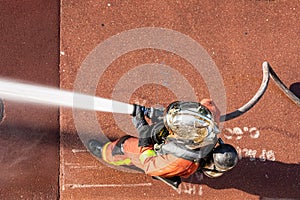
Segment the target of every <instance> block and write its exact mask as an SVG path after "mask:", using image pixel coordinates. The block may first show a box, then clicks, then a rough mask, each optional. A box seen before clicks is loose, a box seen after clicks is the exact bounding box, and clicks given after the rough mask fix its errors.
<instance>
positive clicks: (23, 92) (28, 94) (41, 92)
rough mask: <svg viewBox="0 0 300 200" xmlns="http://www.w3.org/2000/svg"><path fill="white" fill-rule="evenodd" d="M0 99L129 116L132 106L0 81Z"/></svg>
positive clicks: (89, 96) (58, 90)
mask: <svg viewBox="0 0 300 200" xmlns="http://www.w3.org/2000/svg"><path fill="white" fill-rule="evenodd" d="M0 97H1V98H6V99H9V100H12V101H17V102H30V103H36V104H44V105H49V106H63V107H69V108H76V109H83V110H92V111H102V112H114V113H123V114H131V113H132V112H133V105H130V104H127V103H123V102H119V101H114V100H110V99H105V98H101V97H96V96H91V95H87V94H82V93H76V92H71V91H66V90H60V89H57V88H50V87H44V86H38V85H32V84H25V83H20V82H14V81H10V80H3V79H2V80H0Z"/></svg>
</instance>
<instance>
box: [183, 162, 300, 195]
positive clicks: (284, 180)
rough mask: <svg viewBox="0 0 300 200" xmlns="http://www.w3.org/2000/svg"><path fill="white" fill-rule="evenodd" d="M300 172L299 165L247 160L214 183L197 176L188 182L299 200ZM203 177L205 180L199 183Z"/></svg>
mask: <svg viewBox="0 0 300 200" xmlns="http://www.w3.org/2000/svg"><path fill="white" fill-rule="evenodd" d="M299 169H300V167H299V165H298V164H286V163H282V162H278V161H265V162H261V161H250V160H249V158H243V159H242V160H241V161H240V162H239V164H238V165H237V166H236V167H235V168H234V169H233V170H232V171H229V172H227V173H226V174H224V175H223V176H221V177H219V178H215V179H211V178H208V177H205V176H200V175H199V174H194V175H193V176H191V177H189V178H188V179H185V180H184V182H189V183H195V184H205V185H207V186H209V187H211V188H214V189H229V188H234V189H237V190H242V191H244V192H247V193H250V194H254V195H258V196H260V197H268V198H284V199H286V198H288V199H298V198H299V197H300V177H299V172H300V170H299ZM197 173H201V172H197ZM199 177H204V178H203V179H202V180H199Z"/></svg>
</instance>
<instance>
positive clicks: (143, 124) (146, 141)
mask: <svg viewBox="0 0 300 200" xmlns="http://www.w3.org/2000/svg"><path fill="white" fill-rule="evenodd" d="M133 106H134V109H133V113H132V116H133V118H132V122H133V125H134V126H135V128H136V129H137V131H138V134H139V144H138V145H139V146H142V147H146V146H149V145H151V144H152V139H151V130H150V127H149V125H148V123H147V121H146V119H145V114H144V110H145V107H144V106H140V105H136V104H134V105H133Z"/></svg>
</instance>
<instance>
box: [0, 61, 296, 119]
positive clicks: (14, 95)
mask: <svg viewBox="0 0 300 200" xmlns="http://www.w3.org/2000/svg"><path fill="white" fill-rule="evenodd" d="M262 68H263V79H262V83H261V86H260V88H259V89H258V91H257V93H256V94H255V95H254V96H253V97H252V99H250V101H248V102H247V103H246V104H245V105H243V106H242V107H240V108H238V109H237V110H235V111H233V112H231V113H228V114H224V115H222V116H221V118H220V121H221V122H223V121H228V120H231V119H234V118H237V117H239V116H241V115H242V114H244V113H246V112H247V111H248V110H250V109H251V108H252V107H253V106H254V105H255V104H256V103H257V102H258V101H259V100H260V98H261V97H262V96H263V94H264V93H265V91H266V89H267V87H268V83H269V79H270V77H271V78H272V79H273V80H274V81H275V83H276V84H277V86H278V87H279V88H280V89H281V90H282V91H283V92H284V93H285V95H287V96H288V97H289V98H290V99H291V100H292V101H293V102H294V103H295V104H297V105H298V106H300V99H299V98H298V97H297V96H296V95H295V94H293V93H292V92H291V91H290V90H289V89H288V88H287V87H286V86H285V85H284V84H283V82H282V81H281V80H280V79H279V77H278V76H277V75H276V73H275V72H274V70H273V69H272V68H271V66H270V65H269V63H268V62H264V63H263V65H262ZM0 97H1V98H7V99H10V100H13V101H19V102H24V101H27V102H31V103H37V104H45V105H49V106H51V105H52V106H63V107H70V108H75V109H83V110H91V111H101V112H113V113H122V114H132V113H133V110H134V106H133V105H130V104H127V103H123V102H119V101H115V100H110V99H105V98H101V97H96V96H91V95H87V94H82V93H76V92H71V91H66V90H60V89H57V88H50V87H44V86H38V85H31V84H25V83H19V82H13V81H9V80H4V79H2V80H0ZM145 112H153V108H146V110H145ZM159 113H162V112H159ZM147 115H148V116H150V115H151V113H150V114H149V113H148V114H147Z"/></svg>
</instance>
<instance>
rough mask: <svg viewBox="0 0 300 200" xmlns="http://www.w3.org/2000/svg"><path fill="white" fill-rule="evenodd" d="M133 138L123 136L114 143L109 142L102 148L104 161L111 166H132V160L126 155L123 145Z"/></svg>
mask: <svg viewBox="0 0 300 200" xmlns="http://www.w3.org/2000/svg"><path fill="white" fill-rule="evenodd" d="M131 137H132V136H128V135H126V136H123V137H121V138H120V139H118V140H116V141H114V142H108V143H106V144H105V145H104V146H103V147H102V159H103V161H105V162H107V163H109V164H111V165H131V164H132V163H131V159H130V158H128V157H127V156H126V155H124V150H123V144H124V142H125V141H126V140H128V139H129V138H131Z"/></svg>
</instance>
